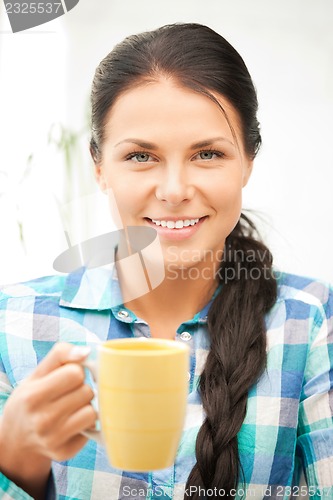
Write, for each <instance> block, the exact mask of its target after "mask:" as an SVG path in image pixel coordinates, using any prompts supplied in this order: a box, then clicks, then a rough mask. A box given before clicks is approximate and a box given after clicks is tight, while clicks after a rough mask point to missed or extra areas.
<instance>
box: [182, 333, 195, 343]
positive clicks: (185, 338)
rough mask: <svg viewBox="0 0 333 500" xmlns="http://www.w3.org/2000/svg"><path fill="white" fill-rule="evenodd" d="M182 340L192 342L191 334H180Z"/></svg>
mask: <svg viewBox="0 0 333 500" xmlns="http://www.w3.org/2000/svg"><path fill="white" fill-rule="evenodd" d="M180 338H181V339H182V340H185V341H186V342H187V341H188V340H191V338H192V335H191V334H190V333H189V332H183V333H181V334H180Z"/></svg>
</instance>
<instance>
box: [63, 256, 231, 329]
mask: <svg viewBox="0 0 333 500" xmlns="http://www.w3.org/2000/svg"><path fill="white" fill-rule="evenodd" d="M221 286H222V285H219V286H218V287H217V289H216V290H215V292H214V294H213V296H212V298H211V299H210V301H209V302H208V303H207V304H206V305H205V306H204V307H203V308H202V309H201V311H199V312H198V313H196V314H195V315H194V317H193V318H192V319H190V320H188V321H186V322H185V323H184V324H195V323H207V316H208V311H209V309H210V306H211V304H212V302H213V300H214V299H215V297H216V296H217V294H218V293H219V291H220V290H221ZM59 304H60V306H63V307H70V308H74V309H87V310H98V311H103V310H110V309H111V310H112V312H113V313H114V314H115V315H116V314H117V313H118V312H119V310H121V309H124V310H125V309H126V308H125V306H124V305H123V298H122V294H121V288H120V285H119V281H118V276H117V270H116V266H115V263H112V264H110V265H108V266H105V267H97V268H93V269H89V268H85V267H82V268H80V269H78V270H76V271H74V272H73V273H70V274H69V275H68V276H67V278H66V281H65V286H64V289H63V292H62V295H61V298H60V303H59ZM126 311H127V312H128V313H129V314H128V316H127V318H126V322H134V321H135V320H136V317H135V315H134V314H133V313H132V311H130V310H128V309H126Z"/></svg>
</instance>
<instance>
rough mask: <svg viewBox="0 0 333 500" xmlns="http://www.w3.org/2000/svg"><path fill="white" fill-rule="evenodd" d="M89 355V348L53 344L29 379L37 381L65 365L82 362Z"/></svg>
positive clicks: (61, 343)
mask: <svg viewBox="0 0 333 500" xmlns="http://www.w3.org/2000/svg"><path fill="white" fill-rule="evenodd" d="M89 353H90V347H89V346H74V345H72V344H68V343H65V342H59V343H57V344H55V346H54V347H53V348H52V349H51V351H50V352H49V353H48V354H47V356H45V358H44V359H43V360H42V361H41V362H40V363H39V364H38V366H37V368H36V369H35V370H34V372H33V374H32V375H31V377H30V378H31V379H37V378H40V377H44V376H45V375H47V374H48V373H51V372H52V371H53V370H55V369H56V368H59V367H60V366H62V365H65V364H66V363H77V362H80V361H83V360H84V359H85V358H86V357H87V356H88V354H89Z"/></svg>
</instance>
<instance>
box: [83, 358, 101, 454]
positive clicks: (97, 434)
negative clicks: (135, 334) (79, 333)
mask: <svg viewBox="0 0 333 500" xmlns="http://www.w3.org/2000/svg"><path fill="white" fill-rule="evenodd" d="M82 365H83V366H84V368H88V370H89V371H90V373H91V376H92V378H93V380H94V382H97V363H96V360H94V359H89V357H88V358H87V359H85V360H84V361H83V362H82ZM93 391H94V393H95V401H96V406H97V414H98V398H97V392H96V390H95V389H93ZM81 434H83V436H86V437H87V438H88V439H92V440H93V441H96V443H98V444H100V445H101V446H105V442H104V439H103V436H102V432H101V431H100V430H97V429H94V430H93V429H89V430H88V429H87V430H85V431H81Z"/></svg>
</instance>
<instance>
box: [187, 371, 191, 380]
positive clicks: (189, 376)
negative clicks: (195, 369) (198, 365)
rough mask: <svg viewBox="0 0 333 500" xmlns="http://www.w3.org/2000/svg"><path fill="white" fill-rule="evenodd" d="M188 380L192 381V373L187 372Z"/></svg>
mask: <svg viewBox="0 0 333 500" xmlns="http://www.w3.org/2000/svg"><path fill="white" fill-rule="evenodd" d="M187 380H188V381H190V380H191V373H190V372H187Z"/></svg>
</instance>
